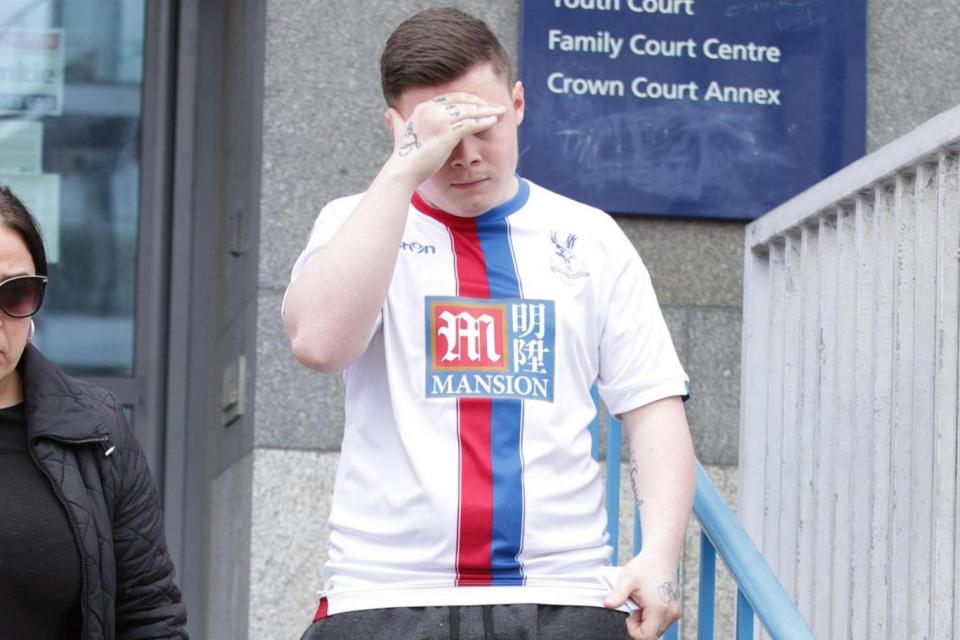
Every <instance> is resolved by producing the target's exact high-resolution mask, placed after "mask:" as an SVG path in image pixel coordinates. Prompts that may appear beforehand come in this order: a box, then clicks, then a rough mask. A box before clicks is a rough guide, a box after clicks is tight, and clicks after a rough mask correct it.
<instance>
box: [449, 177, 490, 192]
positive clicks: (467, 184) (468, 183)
mask: <svg viewBox="0 0 960 640" xmlns="http://www.w3.org/2000/svg"><path fill="white" fill-rule="evenodd" d="M487 180H488V178H476V179H474V180H461V181H459V182H451V183H450V186H451V187H453V188H454V189H470V188H472V187H476V186H478V185H480V184H483V183H484V182H486V181H487Z"/></svg>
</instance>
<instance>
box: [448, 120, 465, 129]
mask: <svg viewBox="0 0 960 640" xmlns="http://www.w3.org/2000/svg"><path fill="white" fill-rule="evenodd" d="M450 128H451V129H453V130H454V131H456V130H457V129H463V121H462V120H461V121H460V122H457V123H455V124H452V125H450Z"/></svg>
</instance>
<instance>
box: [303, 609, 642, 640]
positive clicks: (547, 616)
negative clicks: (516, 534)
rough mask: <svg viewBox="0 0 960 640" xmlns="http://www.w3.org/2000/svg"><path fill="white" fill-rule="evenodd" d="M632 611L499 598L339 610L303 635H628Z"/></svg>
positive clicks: (469, 639)
mask: <svg viewBox="0 0 960 640" xmlns="http://www.w3.org/2000/svg"><path fill="white" fill-rule="evenodd" d="M626 619H627V614H625V613H622V612H620V611H610V610H608V609H602V608H600V607H566V606H564V607H558V606H552V605H543V604H496V605H483V606H475V607H402V608H396V609H368V610H364V611H348V612H346V613H338V614H336V615H332V616H330V617H328V618H324V619H323V620H317V621H316V622H314V623H313V624H312V625H310V627H309V628H308V629H307V631H306V633H304V634H303V637H302V638H301V639H300V640H552V639H554V638H562V639H563V640H623V639H624V638H629V636H628V635H627V625H626Z"/></svg>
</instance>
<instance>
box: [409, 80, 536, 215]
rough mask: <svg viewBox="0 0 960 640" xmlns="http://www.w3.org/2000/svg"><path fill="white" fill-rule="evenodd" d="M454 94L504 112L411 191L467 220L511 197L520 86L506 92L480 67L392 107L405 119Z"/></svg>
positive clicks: (419, 91) (504, 85)
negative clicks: (423, 104)
mask: <svg viewBox="0 0 960 640" xmlns="http://www.w3.org/2000/svg"><path fill="white" fill-rule="evenodd" d="M454 91H463V92H465V93H472V94H473V95H475V96H477V97H479V98H481V99H482V100H484V101H485V102H486V103H487V104H489V105H501V106H504V107H506V108H507V110H506V112H505V113H504V114H503V115H502V116H501V117H500V119H499V120H498V121H497V123H496V124H495V125H493V126H492V127H490V128H489V129H487V130H486V131H482V132H480V133H477V134H474V135H468V136H466V137H465V138H464V139H463V140H462V141H461V142H460V144H458V145H457V146H456V147H455V148H454V149H453V152H452V153H451V154H450V157H449V158H447V160H446V162H444V164H443V166H442V167H441V168H440V170H439V171H437V172H436V173H435V174H433V176H431V177H430V178H428V179H427V181H426V182H424V183H423V184H421V185H420V186H419V187H418V188H417V191H418V192H419V193H420V196H421V197H422V198H423V199H424V200H426V201H427V202H428V203H430V204H431V205H433V206H434V207H437V208H438V209H443V210H444V211H446V212H448V213H452V214H454V215H458V216H464V217H473V216H478V215H480V214H482V213H485V212H486V211H489V210H490V209H492V208H494V207H496V206H497V205H500V204H503V203H504V202H506V201H507V200H509V199H510V198H512V197H513V196H514V195H515V194H516V192H517V189H518V186H519V185H518V183H517V178H516V175H515V174H516V170H517V154H518V151H517V127H519V126H520V122H521V121H522V120H523V107H524V102H523V87H522V86H521V85H520V83H519V82H517V83H515V84H514V86H513V87H512V88H511V87H508V86H507V83H506V82H505V81H504V79H503V78H502V77H501V76H499V75H497V73H496V71H494V68H493V66H492V65H491V64H489V63H486V62H484V63H480V64H476V65H474V66H473V67H471V68H470V69H469V70H468V71H467V72H466V73H465V74H463V75H462V76H460V77H459V78H457V79H456V80H453V81H451V82H448V83H446V84H442V85H440V86H436V87H412V88H410V89H407V90H406V91H404V92H403V93H402V94H400V97H399V99H398V100H397V103H396V105H395V106H396V109H397V111H399V112H400V115H402V116H403V117H404V118H405V119H406V118H409V117H410V114H411V113H413V109H414V107H416V106H417V105H418V104H420V103H421V102H426V101H427V100H430V99H431V98H434V97H435V96H438V95H441V94H444V93H451V92H454Z"/></svg>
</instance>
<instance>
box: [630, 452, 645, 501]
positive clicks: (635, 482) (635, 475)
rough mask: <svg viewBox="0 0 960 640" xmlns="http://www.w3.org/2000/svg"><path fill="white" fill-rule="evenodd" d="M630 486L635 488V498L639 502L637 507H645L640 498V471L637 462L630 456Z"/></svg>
mask: <svg viewBox="0 0 960 640" xmlns="http://www.w3.org/2000/svg"><path fill="white" fill-rule="evenodd" d="M630 486H631V487H632V488H633V497H634V499H635V500H636V501H637V507H638V508H639V507H642V506H643V500H642V499H641V498H640V469H639V468H638V467H637V460H636V458H634V457H633V456H630Z"/></svg>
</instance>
